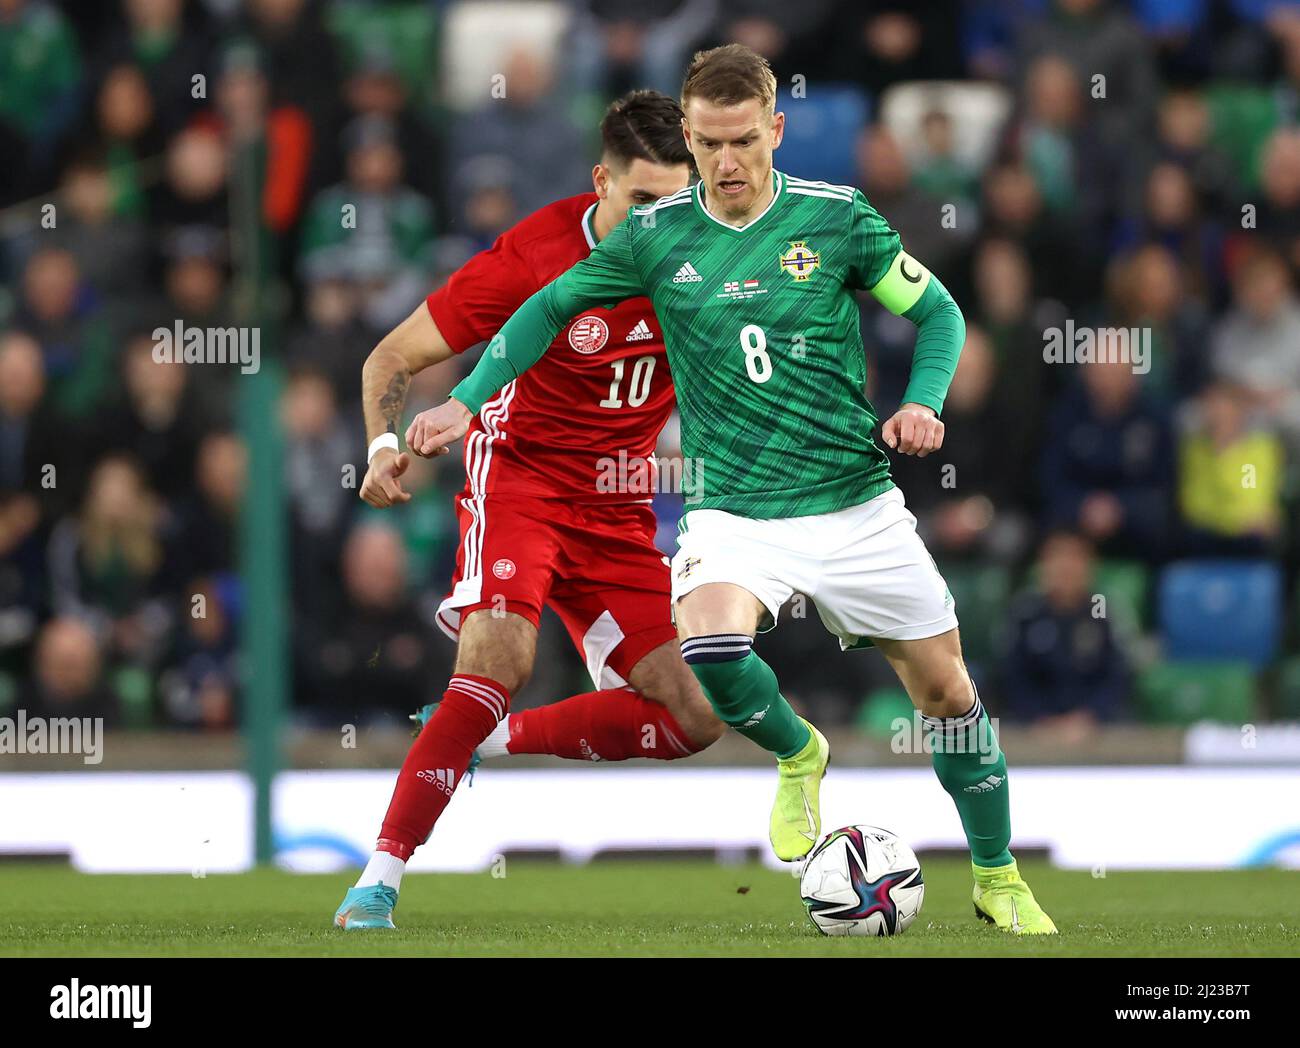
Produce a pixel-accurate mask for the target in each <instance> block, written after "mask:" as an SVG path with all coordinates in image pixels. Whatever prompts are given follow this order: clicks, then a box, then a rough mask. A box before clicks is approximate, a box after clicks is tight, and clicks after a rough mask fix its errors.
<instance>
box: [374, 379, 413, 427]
mask: <svg viewBox="0 0 1300 1048" xmlns="http://www.w3.org/2000/svg"><path fill="white" fill-rule="evenodd" d="M410 384H411V373H410V372H409V371H407V370H406V369H405V368H403V369H402V370H401V371H398V372H397V373H396V374H395V375H393V377H392V378H390V379H389V380H388V391H387V392H386V393H385V394H384V395H383V396H382V397H380V398H379V411H380V414H382V415H383V416H384V420H385V421H386V422H387V423H388V432H389V433H396V432H397V424H398V423H399V422H400V421H401V420H402V408H403V407H405V406H406V387H407V386H409V385H410Z"/></svg>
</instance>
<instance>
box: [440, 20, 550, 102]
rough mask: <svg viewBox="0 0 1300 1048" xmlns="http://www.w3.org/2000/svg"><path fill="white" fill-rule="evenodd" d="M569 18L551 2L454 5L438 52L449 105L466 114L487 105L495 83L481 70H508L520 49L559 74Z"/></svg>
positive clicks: (446, 21)
mask: <svg viewBox="0 0 1300 1048" xmlns="http://www.w3.org/2000/svg"><path fill="white" fill-rule="evenodd" d="M570 18H571V13H570V11H569V9H568V5H566V4H561V3H555V2H552V0H527V2H520V0H479V2H477V3H472V4H471V3H455V4H452V5H451V6H450V7H448V8H447V9H446V14H445V15H444V18H443V23H442V34H441V36H442V39H441V41H440V48H439V50H440V52H441V59H442V91H443V97H444V99H445V101H446V104H447V105H448V106H450V107H451V108H452V109H454V110H456V111H457V112H462V113H464V112H470V111H472V110H474V109H478V108H480V107H482V106H484V105H486V104H487V103H488V101H489V99H490V98H491V93H490V92H491V89H492V83H491V79H490V77H488V76H486V75H485V74H484V72H483V71H484V70H485V69H500V70H504V69H505V68H506V65H507V63H508V60H509V58H510V54H511V52H512V51H514V50H515V49H516V48H519V47H525V48H526V49H527V50H528V51H529V52H530V53H531V54H533V55H534V56H535V57H537V58H539V59H541V60H543V61H545V62H546V63H548V64H550V65H551V66H552V68H554V69H555V71H556V73H557V74H559V73H560V72H561V69H560V63H561V61H562V56H561V55H560V44H561V41H562V39H563V37H564V34H565V32H566V31H567V30H568V28H569V23H570ZM506 90H507V91H508V90H509V86H508V85H507V86H506Z"/></svg>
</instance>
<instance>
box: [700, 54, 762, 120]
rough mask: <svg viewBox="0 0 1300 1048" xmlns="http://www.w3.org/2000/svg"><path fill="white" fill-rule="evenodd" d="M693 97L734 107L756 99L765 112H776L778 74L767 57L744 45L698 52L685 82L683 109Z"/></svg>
mask: <svg viewBox="0 0 1300 1048" xmlns="http://www.w3.org/2000/svg"><path fill="white" fill-rule="evenodd" d="M692 98H698V99H701V100H702V101H705V102H712V103H713V104H714V105H720V106H734V105H740V103H742V102H748V101H749V100H750V99H751V98H757V99H758V103H759V105H760V106H761V107H762V108H763V112H765V113H773V112H775V111H776V75H775V74H774V73H773V72H772V67H771V66H770V65H768V64H767V59H766V58H764V57H763V56H762V55H760V54H759V53H758V52H757V51H752V50H750V49H749V48H748V47H746V46H745V45H744V44H724V45H723V46H722V47H715V48H713V49H712V50H710V51H696V52H695V57H694V58H692V59H691V64H690V68H688V69H687V70H686V80H685V81H684V82H683V83H682V108H683V109H685V108H686V103H687V102H689V101H690V100H691V99H692Z"/></svg>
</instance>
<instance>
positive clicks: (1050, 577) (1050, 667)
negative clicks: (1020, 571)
mask: <svg viewBox="0 0 1300 1048" xmlns="http://www.w3.org/2000/svg"><path fill="white" fill-rule="evenodd" d="M1038 568H1039V581H1038V586H1037V588H1036V589H1035V590H1033V591H1032V592H1030V593H1027V594H1024V595H1023V596H1022V597H1021V598H1020V599H1019V600H1018V601H1017V602H1016V603H1015V604H1014V605H1013V607H1012V609H1011V616H1010V633H1009V638H1008V645H1007V655H1006V662H1005V664H1004V666H1003V696H1004V699H1005V706H1004V709H1005V711H1006V713H1007V715H1008V716H1009V717H1014V718H1015V719H1016V720H1021V721H1029V722H1033V723H1035V724H1039V725H1042V726H1043V727H1046V728H1049V729H1053V730H1057V731H1060V732H1061V733H1062V735H1063V736H1064V737H1065V738H1067V739H1076V740H1077V739H1078V738H1081V737H1083V736H1085V735H1086V734H1087V733H1088V732H1089V731H1090V730H1091V728H1092V727H1093V726H1094V725H1095V724H1096V723H1097V722H1099V721H1108V720H1113V719H1115V718H1116V717H1118V716H1121V715H1122V713H1123V710H1124V705H1125V702H1126V700H1127V697H1128V687H1129V674H1128V666H1127V662H1126V660H1125V657H1124V653H1123V652H1122V651H1121V650H1120V648H1119V646H1118V645H1117V643H1116V638H1115V634H1114V630H1113V629H1112V624H1111V620H1110V619H1109V618H1108V617H1107V616H1106V614H1105V610H1106V609H1105V605H1104V604H1103V603H1101V602H1100V601H1099V600H1098V599H1097V598H1096V597H1095V596H1094V594H1093V552H1092V548H1091V547H1090V546H1089V544H1088V543H1087V541H1086V540H1085V539H1083V538H1082V537H1080V536H1078V535H1074V534H1071V533H1070V532H1065V531H1061V532H1055V533H1053V534H1052V535H1049V536H1048V538H1047V540H1046V542H1044V543H1043V547H1042V551H1041V553H1040V554H1039V560H1038Z"/></svg>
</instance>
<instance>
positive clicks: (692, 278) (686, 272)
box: [673, 262, 704, 284]
mask: <svg viewBox="0 0 1300 1048" xmlns="http://www.w3.org/2000/svg"><path fill="white" fill-rule="evenodd" d="M703 279H704V278H703V277H702V276H700V275H699V273H697V272H695V267H694V266H693V265H691V264H690V263H689V262H687V263H686V264H685V265H684V266H682V268H681V269H679V270H678V271H677V275H676V276H675V277H673V283H674V284H698V283H699V282H700V281H701V280H703Z"/></svg>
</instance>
